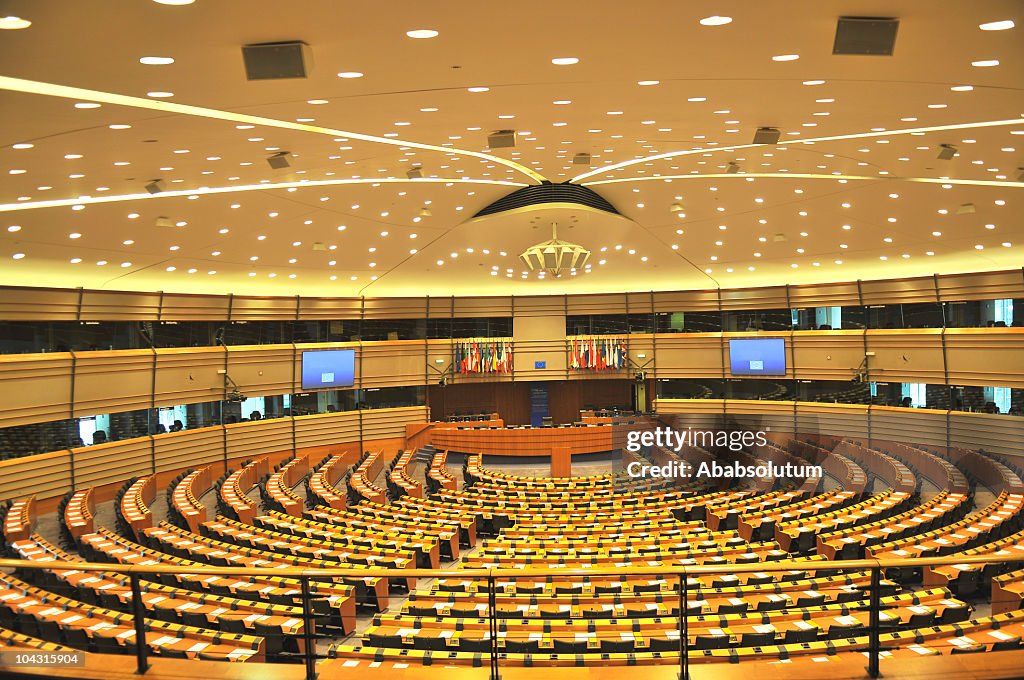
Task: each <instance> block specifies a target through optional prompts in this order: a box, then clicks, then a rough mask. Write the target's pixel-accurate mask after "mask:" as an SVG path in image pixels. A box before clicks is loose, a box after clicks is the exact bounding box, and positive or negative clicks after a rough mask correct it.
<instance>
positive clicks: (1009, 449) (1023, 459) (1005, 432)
mask: <svg viewBox="0 0 1024 680" xmlns="http://www.w3.org/2000/svg"><path fill="white" fill-rule="evenodd" d="M949 421H950V422H949V429H950V446H959V447H963V448H968V449H983V450H985V451H991V452H993V453H1001V454H1003V455H1006V456H1013V457H1015V458H1016V459H1017V460H1018V463H1017V464H1018V465H1021V464H1022V463H1024V451H1022V449H1021V442H1024V418H1019V417H1014V416H1006V415H994V414H988V413H960V412H957V411H952V412H950V414H949Z"/></svg>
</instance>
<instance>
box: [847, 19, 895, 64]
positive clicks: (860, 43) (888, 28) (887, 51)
mask: <svg viewBox="0 0 1024 680" xmlns="http://www.w3.org/2000/svg"><path fill="white" fill-rule="evenodd" d="M899 27H900V20H899V19H888V18H882V17H839V22H838V23H837V24H836V40H835V43H834V44H833V45H832V54H861V55H875V56H884V57H891V56H892V52H893V49H894V48H895V47H896V31H898V30H899Z"/></svg>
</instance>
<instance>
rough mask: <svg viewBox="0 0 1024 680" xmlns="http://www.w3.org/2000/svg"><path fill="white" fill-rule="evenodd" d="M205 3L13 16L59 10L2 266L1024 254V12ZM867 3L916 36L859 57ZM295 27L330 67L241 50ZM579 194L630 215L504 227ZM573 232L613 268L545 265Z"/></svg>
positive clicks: (355, 282)
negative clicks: (850, 37) (257, 76)
mask: <svg viewBox="0 0 1024 680" xmlns="http://www.w3.org/2000/svg"><path fill="white" fill-rule="evenodd" d="M182 1H183V0H176V1H175V2H173V3H171V4H167V2H166V1H165V2H156V1H154V0H123V1H122V2H118V3H116V4H115V3H110V2H103V1H102V0H77V1H76V2H74V3H68V2H64V1H62V0H10V1H8V2H4V3H2V8H0V9H2V11H0V14H5V15H13V16H18V17H21V18H23V19H27V20H29V21H31V22H32V23H31V25H30V26H29V27H27V28H22V29H17V30H0V63H3V65H4V66H3V70H2V73H0V173H2V174H0V177H2V184H0V284H17V285H25V284H30V285H40V286H61V287H76V286H85V287H91V288H111V289H128V290H166V291H181V292H213V293H225V292H236V293H247V294H254V293H255V294H259V293H266V294H275V295H287V294H303V295H371V296H379V295H420V294H429V295H450V294H463V295H466V294H485V295H487V294H495V295H497V294H510V293H511V294H548V293H566V292H568V293H585V292H602V291H622V290H665V289H685V288H707V287H713V286H716V285H721V286H727V287H734V286H757V285H776V284H781V283H804V282H825V281H840V280H852V279H858V278H863V279H867V278H885V277H893V276H912V275H922V274H931V273H934V272H941V273H950V272H959V271H982V270H992V269H1007V268H1014V267H1020V266H1021V264H1022V262H1024V258H1022V257H1021V254H1022V245H1024V234H1022V231H1024V194H1022V193H1021V189H1022V188H1024V183H1022V182H1021V181H1019V177H1021V174H1022V172H1024V170H1022V169H1021V168H1022V167H1024V90H1022V85H1021V83H1024V40H1022V39H1021V30H1024V5H1022V4H1021V3H1020V2H1017V1H1015V0H991V1H988V2H981V3H964V2H955V3H954V2H943V3H922V2H920V1H919V0H902V1H900V0H890V1H888V2H881V3H879V2H866V1H857V0H854V1H852V2H843V3H832V2H820V1H814V0H800V1H797V0H793V1H792V2H788V3H785V4H784V5H783V6H780V5H778V4H777V3H752V2H740V1H739V0H735V1H733V2H729V1H716V2H686V3H682V2H656V1H641V2H639V3H633V4H631V5H629V9H628V11H627V10H626V9H624V6H623V5H622V4H621V3H618V2H615V3H613V2H610V1H607V0H602V1H597V2H595V1H593V0H592V1H590V2H581V1H577V0H572V1H565V2H558V3H550V2H547V3H540V2H535V1H527V2H523V3H518V4H517V5H515V6H507V5H494V4H488V3H477V2H473V3H471V2H464V1H462V0H446V2H444V3H423V2H405V1H403V2H392V3H369V2H365V3H341V2H331V1H329V0H307V1H305V2H302V3H282V2H279V1H272V0H196V1H195V2H192V3H189V4H181V2H182ZM780 7H784V11H783V10H782V9H780ZM712 15H720V16H725V17H729V18H730V19H731V21H729V22H727V23H722V21H718V22H715V21H711V22H707V21H706V22H705V23H710V24H716V23H717V24H718V25H705V24H702V23H701V20H702V19H706V18H707V17H710V16H712ZM840 15H844V16H874V17H878V16H882V17H894V18H898V19H899V22H900V23H899V30H898V34H897V39H896V46H895V50H894V54H893V55H892V56H843V55H833V54H832V46H833V38H834V35H835V30H836V21H837V18H838V17H839V16H840ZM992 22H1003V23H1002V24H998V25H996V26H992V25H990V24H992ZM1011 24H1012V25H1011ZM3 25H4V22H3V21H0V26H3ZM983 25H984V28H983ZM992 28H1001V29H1002V30H986V29H992ZM415 29H432V30H434V31H437V35H436V36H434V37H430V38H413V37H410V36H408V35H407V32H408V31H412V30H415ZM281 40H302V41H305V42H306V43H307V44H308V45H309V46H310V51H311V54H312V68H311V71H310V73H309V77H308V78H304V79H290V80H274V81H248V80H247V79H246V77H245V71H244V68H243V61H242V53H241V46H242V45H244V44H250V43H260V42H270V41H281ZM786 55H788V56H789V57H792V56H793V55H796V56H797V57H798V58H796V59H792V58H784V59H782V60H779V59H776V57H784V56H786ZM144 57H169V58H171V59H173V63H169V64H162V65H149V64H144V63H141V62H140V60H142V59H143V58H144ZM562 58H575V59H577V60H578V61H577V62H576V63H572V64H564V65H563V64H556V63H553V60H556V59H558V60H561V59H562ZM146 61H150V60H146ZM165 61H166V60H165ZM993 62H996V63H993ZM986 64H988V65H986ZM357 73H358V74H362V75H361V76H359V77H347V76H352V75H354V74H357ZM339 74H344V76H346V77H342V76H340V75H339ZM95 104H99V106H95ZM83 105H85V107H83ZM762 126H768V127H776V128H778V129H779V130H780V131H781V133H782V134H781V138H780V142H779V143H778V144H775V145H758V146H755V145H752V144H751V141H752V139H753V135H754V131H755V130H756V129H757V128H758V127H762ZM499 129H513V130H515V131H516V132H517V137H516V139H517V143H516V146H515V147H514V148H512V149H497V150H490V149H488V148H487V135H488V134H489V133H490V132H493V131H495V130H499ZM943 144H949V145H953V146H954V147H955V149H956V151H957V155H956V156H955V157H954V158H952V159H949V160H942V159H939V158H938V157H937V156H938V153H939V150H940V148H941V145H943ZM280 151H288V152H290V153H291V159H290V162H291V166H290V167H289V168H286V169H277V170H275V169H272V168H271V167H270V166H269V165H268V163H267V162H266V159H267V158H268V157H269V156H271V155H273V154H275V153H277V152H280ZM578 153H586V154H590V157H591V164H590V165H589V166H586V165H577V164H573V162H572V159H573V157H574V156H575V155H576V154H578ZM415 166H420V167H421V168H422V175H423V178H422V179H412V180H410V179H407V178H406V172H407V171H408V170H409V169H410V168H412V167H415ZM733 168H735V169H736V170H738V171H737V172H729V171H730V170H731V169H733ZM155 179H160V180H162V182H163V186H164V189H165V191H164V192H163V193H159V194H152V195H151V194H149V193H147V192H146V189H145V185H146V184H148V183H149V182H151V181H152V180H155ZM570 180H573V181H577V182H580V183H583V184H586V185H587V186H589V187H590V188H592V189H594V190H595V191H597V192H598V193H600V194H601V195H602V196H603V197H604V198H606V199H607V200H608V201H609V202H611V204H612V205H614V206H615V208H616V209H617V210H618V211H619V212H620V213H621V214H622V217H618V216H614V215H603V214H598V213H595V212H593V211H589V210H586V209H583V208H581V209H580V210H578V211H577V210H573V209H572V208H571V206H565V205H558V206H557V207H553V208H551V209H550V210H546V211H545V210H538V209H532V210H529V211H523V212H519V213H505V214H498V215H494V216H490V217H486V218H480V219H476V220H474V219H472V216H473V215H475V214H476V213H477V212H478V211H479V210H480V209H482V208H483V207H485V206H487V205H488V204H490V203H492V202H493V201H495V200H496V199H498V198H500V197H502V196H504V195H505V194H508V193H510V192H512V191H514V190H515V189H517V188H519V187H521V186H524V185H527V184H533V183H537V182H539V181H551V182H564V181H570ZM161 218H162V219H161ZM553 221H555V222H558V223H559V225H560V230H559V234H560V236H562V237H563V238H565V239H567V240H571V241H573V242H576V243H580V244H582V245H584V246H585V247H587V248H589V249H590V250H591V251H592V253H593V254H592V256H591V259H590V263H589V265H590V266H589V267H588V268H587V269H586V270H583V271H579V272H576V273H575V274H573V275H565V276H562V277H561V278H558V279H554V278H552V277H550V276H548V277H546V278H545V277H542V276H540V275H538V274H526V273H524V268H523V266H522V264H521V263H520V262H519V260H518V257H517V255H518V253H519V252H521V251H522V250H523V249H524V248H526V247H527V246H529V245H531V244H533V243H536V242H538V241H543V240H546V239H547V238H548V237H549V235H550V222H553ZM162 225H166V226H162ZM563 227H564V228H563Z"/></svg>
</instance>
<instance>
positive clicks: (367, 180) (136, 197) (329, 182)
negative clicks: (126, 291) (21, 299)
mask: <svg viewBox="0 0 1024 680" xmlns="http://www.w3.org/2000/svg"><path fill="white" fill-rule="evenodd" d="M341 184H495V185H498V186H507V187H525V186H528V185H526V184H523V183H522V182H509V181H507V180H501V179H470V178H468V177H467V178H457V179H446V178H443V177H422V178H419V179H401V178H398V177H384V178H373V177H364V178H360V179H319V180H303V181H299V182H278V183H276V184H243V185H241V186H237V187H200V188H198V189H183V190H176V191H161V192H159V193H156V194H150V193H144V194H119V195H113V196H80V197H78V198H58V199H54V200H52V201H32V202H26V203H2V204H0V212H12V211H15V210H34V209H36V208H60V207H65V206H69V205H92V204H96V203H119V202H122V201H143V200H148V199H152V198H174V197H180V196H204V195H208V194H232V193H235V192H241V191H265V190H267V189H291V188H296V189H301V188H303V187H324V186H336V185H341Z"/></svg>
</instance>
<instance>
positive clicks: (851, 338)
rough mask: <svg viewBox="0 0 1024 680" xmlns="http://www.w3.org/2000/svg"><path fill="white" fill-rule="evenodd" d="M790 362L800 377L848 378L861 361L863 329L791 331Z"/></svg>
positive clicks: (821, 378) (862, 358)
mask: <svg viewBox="0 0 1024 680" xmlns="http://www.w3.org/2000/svg"><path fill="white" fill-rule="evenodd" d="M790 341H791V342H792V343H793V345H792V347H793V349H792V353H791V354H789V355H788V356H787V357H786V360H787V363H789V362H792V364H793V368H794V369H795V374H796V376H797V377H798V378H799V379H801V380H850V378H852V377H853V375H854V374H855V373H856V371H857V368H858V367H859V366H860V365H861V362H862V361H864V331H802V332H799V333H793V335H792V338H791V340H790Z"/></svg>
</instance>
